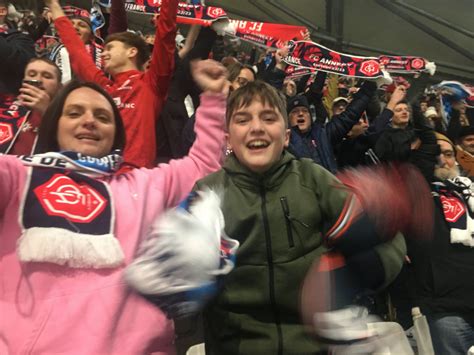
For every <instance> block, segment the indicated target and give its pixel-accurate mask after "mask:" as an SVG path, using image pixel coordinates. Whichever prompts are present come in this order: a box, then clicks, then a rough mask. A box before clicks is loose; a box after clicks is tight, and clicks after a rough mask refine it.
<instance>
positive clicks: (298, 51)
mask: <svg viewBox="0 0 474 355" xmlns="http://www.w3.org/2000/svg"><path fill="white" fill-rule="evenodd" d="M284 61H285V62H286V63H287V64H289V65H291V66H294V67H297V68H298V69H300V70H301V68H305V69H315V70H322V71H325V72H328V73H334V74H338V75H342V76H351V77H357V78H364V79H367V78H379V77H383V76H384V75H383V71H382V69H383V70H385V71H386V72H389V73H403V74H410V73H421V72H429V73H430V74H431V75H433V74H434V72H435V69H436V66H435V64H434V63H432V62H428V61H427V60H426V59H424V58H421V57H413V56H397V57H395V56H380V57H361V56H355V55H351V54H344V53H339V52H336V51H333V50H331V49H329V48H327V47H324V46H322V45H320V44H318V43H315V42H311V41H296V42H291V43H290V46H289V52H288V55H287V56H286V57H285V58H284Z"/></svg>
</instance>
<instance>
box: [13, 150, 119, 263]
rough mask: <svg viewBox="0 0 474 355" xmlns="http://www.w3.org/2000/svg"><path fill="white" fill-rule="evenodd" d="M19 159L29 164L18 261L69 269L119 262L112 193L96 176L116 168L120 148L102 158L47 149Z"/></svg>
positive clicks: (21, 210)
mask: <svg viewBox="0 0 474 355" xmlns="http://www.w3.org/2000/svg"><path fill="white" fill-rule="evenodd" d="M19 159H20V160H21V162H22V163H23V164H24V165H26V166H29V167H30V168H29V169H28V177H27V182H26V184H25V191H24V195H23V199H22V202H21V205H20V211H19V212H20V221H21V226H22V235H21V237H20V239H19V241H18V244H17V254H18V256H19V259H20V260H21V261H22V262H46V263H53V264H58V265H64V266H68V267H71V268H94V269H100V268H114V267H118V266H120V265H121V264H122V263H123V261H124V255H123V251H122V248H121V247H120V243H119V242H118V240H117V239H116V238H115V236H114V227H115V211H114V204H113V199H112V195H111V193H110V189H109V186H108V184H107V183H106V182H104V181H102V180H97V178H100V177H106V176H109V175H111V174H113V173H114V172H115V171H117V169H118V167H119V165H120V163H121V156H120V155H119V154H118V152H114V153H113V154H110V155H108V156H105V157H103V158H94V157H90V156H86V155H83V154H80V153H75V152H61V153H59V152H50V153H44V154H36V155H31V156H20V157H19Z"/></svg>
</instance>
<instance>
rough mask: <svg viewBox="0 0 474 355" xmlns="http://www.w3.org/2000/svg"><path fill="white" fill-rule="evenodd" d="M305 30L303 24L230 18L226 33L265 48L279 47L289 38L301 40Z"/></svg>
mask: <svg viewBox="0 0 474 355" xmlns="http://www.w3.org/2000/svg"><path fill="white" fill-rule="evenodd" d="M307 32H308V29H307V28H306V27H304V26H293V25H283V24H278V23H267V22H253V21H244V20H230V21H229V24H228V26H227V28H226V34H228V35H231V36H235V37H238V38H240V39H242V40H244V41H246V42H250V43H253V44H255V45H258V46H261V47H266V48H268V47H272V48H281V47H284V46H286V45H287V44H288V41H290V40H291V41H298V40H302V39H304V36H305V34H306V33H307Z"/></svg>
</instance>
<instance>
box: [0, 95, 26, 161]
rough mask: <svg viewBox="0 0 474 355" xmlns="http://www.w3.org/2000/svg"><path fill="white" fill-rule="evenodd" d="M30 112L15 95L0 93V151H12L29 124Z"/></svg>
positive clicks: (4, 152)
mask: <svg viewBox="0 0 474 355" xmlns="http://www.w3.org/2000/svg"><path fill="white" fill-rule="evenodd" d="M30 112H31V111H30V110H29V109H28V108H26V107H24V106H21V105H20V103H19V102H18V101H16V97H15V96H12V95H0V153H3V154H8V153H9V152H10V151H11V149H12V147H13V145H14V144H15V142H16V140H17V138H18V136H19V135H20V133H21V131H22V129H23V128H24V127H25V126H26V124H27V121H28V116H29V115H30Z"/></svg>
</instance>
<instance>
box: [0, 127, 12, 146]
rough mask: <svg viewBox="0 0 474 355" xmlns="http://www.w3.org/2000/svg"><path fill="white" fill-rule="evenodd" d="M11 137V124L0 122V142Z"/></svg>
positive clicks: (6, 140)
mask: <svg viewBox="0 0 474 355" xmlns="http://www.w3.org/2000/svg"><path fill="white" fill-rule="evenodd" d="M12 138H13V130H12V125H11V124H10V123H0V144H3V143H6V142H8V141H9V140H11V139H12Z"/></svg>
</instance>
